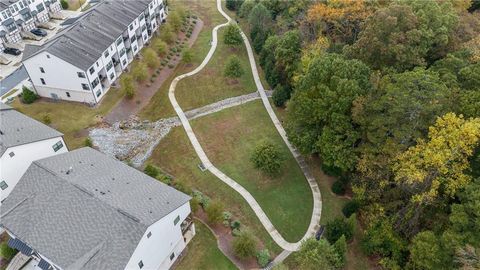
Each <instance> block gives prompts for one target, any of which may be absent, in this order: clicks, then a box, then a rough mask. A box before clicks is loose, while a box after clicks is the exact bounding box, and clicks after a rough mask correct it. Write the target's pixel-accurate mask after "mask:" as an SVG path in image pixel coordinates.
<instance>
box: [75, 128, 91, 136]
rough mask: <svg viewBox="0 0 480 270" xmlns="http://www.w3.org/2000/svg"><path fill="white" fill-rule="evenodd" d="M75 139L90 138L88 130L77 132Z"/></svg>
mask: <svg viewBox="0 0 480 270" xmlns="http://www.w3.org/2000/svg"><path fill="white" fill-rule="evenodd" d="M73 137H74V138H83V137H88V129H86V128H84V129H82V130H80V131H77V132H75V133H74V134H73Z"/></svg>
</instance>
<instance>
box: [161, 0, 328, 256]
mask: <svg viewBox="0 0 480 270" xmlns="http://www.w3.org/2000/svg"><path fill="white" fill-rule="evenodd" d="M217 9H218V11H219V12H220V13H221V14H222V15H223V17H225V18H226V19H227V22H226V23H223V24H220V25H217V26H216V27H215V28H214V29H213V31H212V45H211V48H210V50H209V51H208V54H207V56H206V57H205V59H204V60H203V62H202V63H201V64H200V65H199V66H198V67H197V68H195V69H194V70H192V71H190V72H188V73H185V74H182V75H179V76H177V77H176V78H175V79H174V80H173V81H172V83H171V84H170V88H169V92H168V97H169V99H170V103H171V104H172V106H173V108H174V109H175V112H176V113H177V115H178V117H179V118H180V121H181V122H182V126H183V128H184V129H185V132H186V133H187V136H188V138H189V140H190V142H191V144H192V146H193V148H194V149H195V152H196V153H197V155H198V157H199V158H200V160H201V161H202V163H203V164H204V166H205V167H206V168H207V170H209V171H210V172H211V173H212V174H214V175H215V176H216V177H218V178H219V179H220V180H222V181H223V182H224V183H226V184H227V185H229V186H230V187H231V188H233V189H234V190H235V191H237V192H238V193H240V195H241V196H242V197H243V198H244V199H245V200H246V201H247V203H248V204H249V205H250V207H251V208H252V209H253V211H254V212H255V214H256V215H257V217H258V218H259V219H260V222H261V223H262V225H263V226H264V227H265V229H266V230H267V232H268V233H269V234H270V236H271V237H272V239H273V240H274V241H275V242H276V243H277V244H278V245H279V246H280V247H281V248H283V249H285V250H287V251H296V250H298V249H299V247H300V244H301V242H302V240H304V239H306V238H309V237H311V236H313V235H314V234H315V232H316V230H317V227H318V223H319V222H320V216H321V211H322V202H321V196H320V190H319V188H318V185H317V183H316V181H315V179H314V178H313V177H312V176H311V174H310V173H309V172H308V170H307V166H306V164H305V162H304V160H303V159H302V157H301V156H300V154H299V153H298V152H297V150H296V149H295V148H294V147H293V146H292V145H291V144H290V142H289V141H288V139H287V136H286V133H285V130H284V129H283V127H282V125H281V123H280V121H279V120H278V118H277V116H276V115H275V113H274V111H273V109H272V107H271V105H270V103H269V101H268V97H267V95H266V93H265V90H264V88H263V86H262V84H261V82H260V78H259V76H258V70H257V66H256V64H255V58H254V56H253V51H252V48H251V46H250V43H249V41H248V38H247V37H246V36H245V34H244V33H243V32H242V36H243V39H244V42H245V46H246V48H247V52H248V57H249V60H250V66H251V68H252V73H253V76H254V80H255V84H256V86H257V90H258V92H259V93H260V96H261V98H262V101H263V104H264V106H265V108H266V109H267V111H268V114H269V115H270V118H271V119H272V121H273V123H274V125H275V127H276V129H277V131H278V132H279V134H280V136H281V137H282V138H283V140H284V142H285V143H286V144H287V146H288V148H289V149H290V151H291V152H292V154H293V156H294V157H295V159H296V160H297V162H298V164H299V166H300V167H301V169H302V171H303V172H304V174H305V177H306V178H307V180H308V183H309V185H310V188H311V189H312V194H313V199H314V200H313V201H314V205H313V213H312V218H311V221H310V225H309V228H308V230H307V232H306V233H305V236H304V237H303V238H302V240H300V241H298V242H296V243H290V242H287V241H286V240H285V239H284V238H283V237H282V235H281V234H280V233H279V232H278V231H277V229H275V227H274V226H273V224H272V222H271V221H270V219H269V218H268V216H267V215H266V214H265V212H264V211H263V209H262V208H261V207H260V205H259V204H258V202H257V201H256V200H255V198H254V197H253V196H252V195H251V194H250V193H249V192H248V191H247V190H246V189H245V188H244V187H242V186H241V185H239V184H238V183H237V182H235V181H234V180H233V179H231V178H230V177H228V176H227V175H226V174H224V173H223V172H222V171H220V170H219V169H217V168H216V167H215V166H214V165H213V164H212V162H211V161H210V159H209V158H208V156H207V154H206V153H205V151H204V150H203V148H202V146H201V145H200V143H199V141H198V139H197V137H196V135H195V133H194V132H193V130H192V127H191V125H190V122H189V121H188V118H187V116H186V115H185V113H184V112H183V110H182V108H181V107H180V105H179V104H178V102H177V99H176V98H175V88H176V86H177V83H178V82H179V81H180V80H181V79H183V78H186V77H189V76H193V75H195V74H197V73H198V72H200V71H201V70H202V69H203V68H204V67H205V66H206V65H207V63H208V62H209V61H210V59H211V58H212V56H213V54H214V52H215V50H216V48H217V44H218V35H217V32H218V29H220V28H221V27H224V26H226V25H228V24H229V23H230V22H231V21H232V19H231V18H230V17H229V16H228V14H226V13H225V12H224V11H223V9H222V5H221V0H217Z"/></svg>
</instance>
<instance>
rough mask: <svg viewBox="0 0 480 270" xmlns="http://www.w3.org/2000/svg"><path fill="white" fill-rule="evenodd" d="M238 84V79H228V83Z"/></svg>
mask: <svg viewBox="0 0 480 270" xmlns="http://www.w3.org/2000/svg"><path fill="white" fill-rule="evenodd" d="M236 84H238V80H237V79H227V85H236Z"/></svg>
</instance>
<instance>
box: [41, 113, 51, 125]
mask: <svg viewBox="0 0 480 270" xmlns="http://www.w3.org/2000/svg"><path fill="white" fill-rule="evenodd" d="M42 122H43V123H45V124H47V125H50V124H51V123H52V117H51V116H50V114H49V113H45V114H44V115H43V116H42Z"/></svg>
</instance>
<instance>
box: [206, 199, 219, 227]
mask: <svg viewBox="0 0 480 270" xmlns="http://www.w3.org/2000/svg"><path fill="white" fill-rule="evenodd" d="M205 212H207V218H208V222H210V223H211V224H217V223H219V222H221V221H222V220H223V204H222V203H221V202H219V201H217V200H212V201H210V203H209V204H208V206H207V207H206V209H205Z"/></svg>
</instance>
